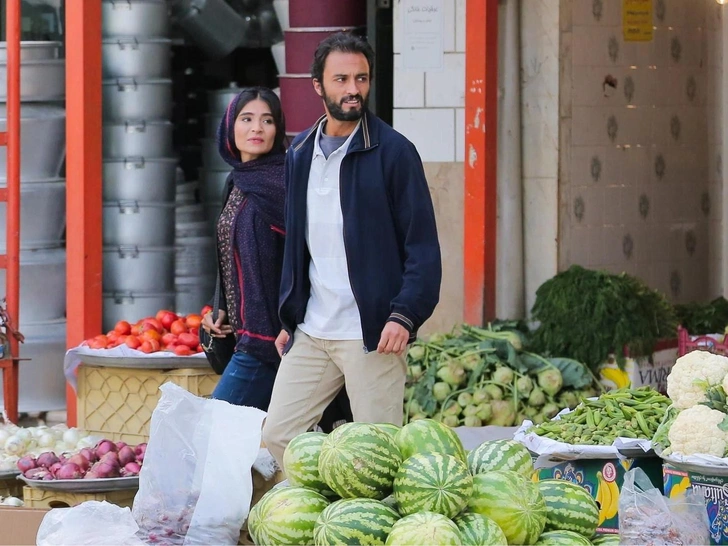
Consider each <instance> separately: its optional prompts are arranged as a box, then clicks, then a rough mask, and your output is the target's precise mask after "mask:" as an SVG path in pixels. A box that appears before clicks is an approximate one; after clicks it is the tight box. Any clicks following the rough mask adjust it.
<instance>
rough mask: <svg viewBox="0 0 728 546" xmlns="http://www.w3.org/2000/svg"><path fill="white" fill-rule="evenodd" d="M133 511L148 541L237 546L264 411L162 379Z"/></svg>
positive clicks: (258, 446)
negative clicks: (202, 395) (200, 394)
mask: <svg viewBox="0 0 728 546" xmlns="http://www.w3.org/2000/svg"><path fill="white" fill-rule="evenodd" d="M159 388H160V390H161V391H162V396H161V399H160V400H159V403H158V404H157V407H156V408H155V409H154V412H153V413H152V421H151V425H150V432H149V443H148V445H147V451H146V453H145V455H144V465H143V466H142V471H141V473H140V474H139V492H138V493H137V495H136V497H135V498H134V507H133V508H132V515H133V516H134V519H135V520H136V522H137V524H138V525H139V535H138V536H139V537H140V538H141V539H142V541H144V542H146V543H148V544H160V545H162V544H165V545H172V544H184V545H192V544H218V545H225V544H231V545H235V544H237V543H238V539H239V538H240V529H241V527H242V526H243V523H244V522H245V519H246V518H247V517H248V511H249V510H250V501H251V498H252V495H253V482H252V471H251V468H252V465H253V462H254V461H255V460H256V458H257V457H258V451H259V449H260V436H261V427H262V424H263V419H264V418H265V415H266V414H265V412H263V411H260V410H258V409H255V408H249V407H241V406H234V405H232V404H229V403H227V402H223V401H221V400H211V399H204V398H199V397H197V396H194V395H193V394H190V393H189V392H187V391H186V390H184V389H182V388H180V387H178V386H177V385H174V384H173V383H164V384H163V385H162V386H161V387H159Z"/></svg>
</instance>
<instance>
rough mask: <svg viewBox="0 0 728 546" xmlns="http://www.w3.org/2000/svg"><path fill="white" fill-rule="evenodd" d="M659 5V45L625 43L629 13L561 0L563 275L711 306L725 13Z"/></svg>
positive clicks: (613, 0)
mask: <svg viewBox="0 0 728 546" xmlns="http://www.w3.org/2000/svg"><path fill="white" fill-rule="evenodd" d="M653 5H654V25H655V27H656V28H655V30H654V39H653V41H652V42H647V43H645V42H625V41H624V40H623V38H622V27H621V2H619V1H617V0H562V6H561V13H560V15H561V40H562V44H565V45H567V47H563V46H562V57H561V59H560V63H561V65H562V70H561V81H560V89H561V91H560V95H559V96H560V99H559V100H560V113H561V123H560V130H561V132H562V138H561V148H560V150H559V161H560V165H561V172H560V176H559V201H560V213H559V268H560V269H564V268H566V267H568V266H569V265H571V264H574V263H578V264H582V265H585V266H589V267H591V268H604V269H608V270H611V271H615V272H619V271H627V272H629V273H631V274H635V275H637V276H639V277H641V278H643V279H644V280H646V281H647V282H648V283H649V284H650V285H651V286H653V287H654V288H658V289H660V290H662V291H663V292H665V293H666V294H667V295H668V296H670V297H671V298H673V299H674V300H675V301H680V302H683V301H691V300H704V299H706V298H709V297H713V296H715V295H718V293H719V292H720V289H721V286H720V284H721V283H720V267H721V266H720V260H721V253H720V250H721V248H720V247H721V244H720V236H719V235H720V229H721V224H720V222H721V208H722V183H721V179H722V171H721V169H722V159H721V146H722V138H721V130H722V127H721V115H722V114H721V106H720V103H721V87H720V86H721V63H722V60H721V59H722V43H721V26H722V23H721V15H722V14H723V11H722V10H723V9H724V8H722V7H721V6H719V5H718V4H717V3H716V2H715V0H654V2H653ZM724 16H725V15H724Z"/></svg>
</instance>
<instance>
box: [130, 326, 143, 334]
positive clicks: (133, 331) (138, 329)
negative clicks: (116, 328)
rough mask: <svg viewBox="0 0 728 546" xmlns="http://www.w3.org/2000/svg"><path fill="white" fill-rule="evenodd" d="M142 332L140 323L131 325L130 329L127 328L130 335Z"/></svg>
mask: <svg viewBox="0 0 728 546" xmlns="http://www.w3.org/2000/svg"><path fill="white" fill-rule="evenodd" d="M141 333H142V325H141V324H135V325H134V326H132V327H131V330H129V335H132V336H138V335H139V334H141Z"/></svg>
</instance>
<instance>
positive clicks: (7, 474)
mask: <svg viewBox="0 0 728 546" xmlns="http://www.w3.org/2000/svg"><path fill="white" fill-rule="evenodd" d="M19 475H20V470H4V471H2V472H0V480H7V479H9V478H14V477H15V476H19Z"/></svg>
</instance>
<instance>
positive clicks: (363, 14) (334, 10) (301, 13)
mask: <svg viewBox="0 0 728 546" xmlns="http://www.w3.org/2000/svg"><path fill="white" fill-rule="evenodd" d="M288 19H289V21H290V23H291V27H294V28H300V27H354V26H363V25H366V23H367V3H366V0H346V2H342V1H341V0H307V1H306V2H301V0H293V1H292V2H290V4H289V6H288Z"/></svg>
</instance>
